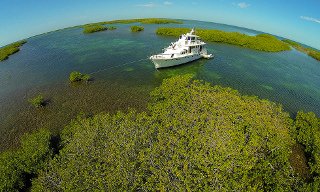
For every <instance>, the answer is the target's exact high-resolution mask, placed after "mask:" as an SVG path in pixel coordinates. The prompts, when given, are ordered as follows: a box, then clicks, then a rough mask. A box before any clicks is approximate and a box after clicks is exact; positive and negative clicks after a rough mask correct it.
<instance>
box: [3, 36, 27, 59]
mask: <svg viewBox="0 0 320 192" xmlns="http://www.w3.org/2000/svg"><path fill="white" fill-rule="evenodd" d="M26 42H27V41H26V40H22V41H18V42H15V43H12V44H9V45H6V46H4V47H1V48H0V61H4V60H6V59H8V58H9V56H10V55H12V54H14V53H17V52H18V51H20V47H21V46H22V45H23V44H25V43H26Z"/></svg>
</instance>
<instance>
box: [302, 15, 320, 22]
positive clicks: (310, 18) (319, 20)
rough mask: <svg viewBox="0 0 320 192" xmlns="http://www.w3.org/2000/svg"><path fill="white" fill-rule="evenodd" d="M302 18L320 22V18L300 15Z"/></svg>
mask: <svg viewBox="0 0 320 192" xmlns="http://www.w3.org/2000/svg"><path fill="white" fill-rule="evenodd" d="M300 19H303V20H306V21H313V22H316V23H320V19H315V18H312V17H306V16H300Z"/></svg>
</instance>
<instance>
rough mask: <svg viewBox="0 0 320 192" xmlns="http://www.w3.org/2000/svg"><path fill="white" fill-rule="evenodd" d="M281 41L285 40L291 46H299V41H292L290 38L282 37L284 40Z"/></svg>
mask: <svg viewBox="0 0 320 192" xmlns="http://www.w3.org/2000/svg"><path fill="white" fill-rule="evenodd" d="M282 41H283V42H286V43H288V44H290V45H292V46H294V47H297V46H301V45H300V44H299V43H297V42H294V41H291V40H289V39H284V40H282Z"/></svg>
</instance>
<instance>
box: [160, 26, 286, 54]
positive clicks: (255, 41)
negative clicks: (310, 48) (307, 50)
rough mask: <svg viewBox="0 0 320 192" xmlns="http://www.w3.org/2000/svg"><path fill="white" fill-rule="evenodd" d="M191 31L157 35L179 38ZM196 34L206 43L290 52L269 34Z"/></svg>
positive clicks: (167, 30) (174, 30)
mask: <svg viewBox="0 0 320 192" xmlns="http://www.w3.org/2000/svg"><path fill="white" fill-rule="evenodd" d="M189 31H190V29H188V28H158V29H157V31H156V34H157V35H165V36H174V37H179V36H180V35H181V34H185V33H187V32H189ZM196 33H197V35H199V36H201V38H202V39H203V40H206V41H210V42H218V43H227V44H232V45H238V46H241V47H246V48H250V49H255V50H258V51H266V52H279V51H287V50H290V46H289V45H287V44H286V43H284V42H282V41H280V40H278V39H277V38H276V37H274V36H272V35H269V34H260V35H256V36H249V35H245V34H242V33H238V32H225V31H220V30H211V29H197V30H196Z"/></svg>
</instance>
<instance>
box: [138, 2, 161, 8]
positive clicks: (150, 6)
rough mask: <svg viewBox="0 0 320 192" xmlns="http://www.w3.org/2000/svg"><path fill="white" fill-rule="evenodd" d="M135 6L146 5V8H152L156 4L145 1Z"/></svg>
mask: <svg viewBox="0 0 320 192" xmlns="http://www.w3.org/2000/svg"><path fill="white" fill-rule="evenodd" d="M136 6H137V7H148V8H153V7H156V6H157V5H156V4H155V3H152V2H150V3H146V4H139V5H136Z"/></svg>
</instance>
